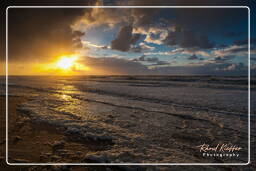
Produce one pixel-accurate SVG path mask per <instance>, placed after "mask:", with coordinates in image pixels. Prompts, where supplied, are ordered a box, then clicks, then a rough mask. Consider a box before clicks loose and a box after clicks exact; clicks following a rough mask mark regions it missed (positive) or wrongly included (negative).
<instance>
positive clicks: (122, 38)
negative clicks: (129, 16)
mask: <svg viewBox="0 0 256 171" xmlns="http://www.w3.org/2000/svg"><path fill="white" fill-rule="evenodd" d="M132 29H133V28H132V26H130V25H129V26H123V27H122V28H121V29H120V31H119V33H118V34H117V37H116V38H115V39H114V40H112V41H111V48H112V49H115V50H119V51H123V52H127V51H129V50H130V48H131V45H133V44H135V43H136V42H137V41H138V40H139V38H140V35H139V34H132Z"/></svg>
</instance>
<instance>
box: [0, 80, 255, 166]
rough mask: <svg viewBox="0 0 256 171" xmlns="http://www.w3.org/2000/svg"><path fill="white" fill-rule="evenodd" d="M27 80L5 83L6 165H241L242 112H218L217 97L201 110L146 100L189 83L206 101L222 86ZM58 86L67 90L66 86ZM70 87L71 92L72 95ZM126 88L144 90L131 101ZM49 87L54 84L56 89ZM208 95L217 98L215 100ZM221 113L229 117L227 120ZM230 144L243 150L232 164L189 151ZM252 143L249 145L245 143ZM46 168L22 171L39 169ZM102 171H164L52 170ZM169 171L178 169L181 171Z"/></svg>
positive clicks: (188, 103) (182, 82)
mask: <svg viewBox="0 0 256 171" xmlns="http://www.w3.org/2000/svg"><path fill="white" fill-rule="evenodd" d="M30 79H31V78H23V79H19V83H20V85H18V86H17V85H16V83H17V82H16V81H15V80H11V81H10V82H11V83H10V94H9V103H8V104H9V159H8V161H9V162H11V163H45V162H49V163H51V162H65V163H80V162H81V163H86V162H87V163H109V162H113V163H115V162H154V161H156V162H162V163H164V162H172V161H173V162H189V161H191V162H202V161H203V162H217V163H223V162H232V160H233V161H237V162H239V161H241V159H242V161H244V162H245V161H246V156H247V148H246V146H245V145H246V142H247V139H246V132H244V131H246V127H245V126H244V123H246V118H243V117H242V116H240V117H239V119H235V118H238V116H239V115H238V114H237V113H242V112H243V111H245V109H244V108H243V107H239V106H236V110H235V112H234V111H233V112H232V111H231V110H230V111H229V109H227V108H225V109H226V110H224V108H223V107H222V106H225V104H224V101H225V99H223V101H221V103H222V104H220V105H218V106H217V107H215V108H213V107H211V104H209V105H208V106H209V107H208V108H207V109H204V108H203V107H202V106H198V105H196V102H191V101H190V99H189V98H186V99H185V101H183V105H181V104H180V103H179V102H181V99H179V98H177V97H178V96H172V97H171V98H176V99H175V100H176V103H175V104H172V103H171V101H173V99H165V98H167V97H168V98H169V97H170V96H166V97H161V99H158V100H156V98H152V96H155V95H154V90H157V91H160V90H161V89H159V88H157V87H159V86H160V87H163V88H164V87H166V86H167V88H168V89H171V88H174V89H176V87H177V86H176V85H179V86H180V87H179V89H182V87H184V89H183V91H184V90H185V88H186V86H187V84H190V86H191V85H192V91H194V90H195V89H197V87H199V89H201V90H202V91H203V90H204V89H203V88H200V87H202V86H203V87H205V86H207V87H211V88H210V89H209V88H207V89H208V95H210V93H211V91H213V90H214V93H216V89H217V90H219V89H223V87H225V86H230V85H229V84H218V85H214V84H212V83H211V84H209V83H208V85H205V83H200V84H195V83H194V82H192V83H190V81H187V80H184V78H183V80H179V81H173V78H172V80H171V81H169V82H167V83H168V84H169V85H166V84H167V83H166V81H165V82H162V81H161V80H158V84H159V86H156V82H154V80H153V81H152V80H149V78H140V79H139V80H134V79H130V78H129V79H127V78H125V77H114V78H108V77H107V78H99V77H96V78H94V77H93V78H86V79H85V78H71V77H69V78H59V79H57V80H56V79H55V80H52V82H48V83H47V84H45V83H44V84H42V83H41V82H37V81H35V80H36V79H35V78H32V79H35V80H34V81H33V84H30V85H28V83H32V82H31V81H30ZM150 79H151V78H150ZM154 79H156V78H154ZM159 79H162V78H159ZM175 79H176V78H175ZM49 80H51V79H49ZM84 80H85V82H83V81H84ZM165 80H166V79H165ZM66 81H68V82H69V84H66ZM15 82H16V83H15ZM81 83H82V84H81ZM102 83H104V87H102ZM72 84H73V85H75V87H77V88H78V89H76V90H75V89H74V86H71V85H72ZM150 84H153V85H154V84H155V85H154V86H156V88H155V89H154V88H152V87H151V88H149V89H148V90H147V89H145V86H146V87H149V85H150ZM193 84H194V85H193ZM25 85H27V86H25ZM39 85H40V87H39ZM52 85H53V86H52ZM82 85H86V87H83V86H82ZM91 85H92V86H93V88H94V89H92V88H91ZM127 85H128V86H129V87H131V88H133V87H134V86H135V87H136V88H137V89H138V88H140V87H144V91H141V92H137V96H134V95H133V92H134V91H131V90H129V87H127ZM131 85H133V86H131ZM56 86H61V89H59V88H58V87H56ZM116 86H117V87H118V86H119V87H120V86H125V88H123V90H125V91H130V92H129V94H127V92H124V91H123V92H122V93H123V94H122V95H120V94H118V93H117V92H115V91H119V92H121V91H120V90H117V88H116ZM239 86H240V87H233V89H234V90H232V93H233V95H234V92H242V91H244V90H243V87H242V85H239ZM53 87H54V88H53ZM213 87H214V88H213ZM216 87H217V88H216ZM193 88H194V90H193ZM147 91H151V94H148V95H147V96H146V95H144V94H143V93H144V92H146V93H147ZM78 92H79V93H80V94H78ZM173 92H175V91H173ZM173 92H172V94H173ZM222 92H223V91H222ZM226 92H227V91H226ZM38 93H39V94H38ZM83 93H85V94H83ZM110 93H111V94H110ZM175 93H179V92H177V91H176V92H175ZM187 93H188V92H187ZM239 94H241V93H239ZM38 95H39V96H38ZM160 95H163V94H160ZM155 97H156V96H155ZM193 97H197V98H198V101H200V98H201V97H200V96H198V95H197V96H193ZM214 97H215V98H216V99H218V96H216V94H215V96H214ZM183 99H184V98H183ZM209 99H210V98H209ZM202 100H203V99H202ZM240 100H241V99H240ZM0 101H1V113H2V115H1V123H3V124H1V131H2V132H1V139H2V140H3V141H1V162H2V163H5V142H4V139H5V117H4V116H5V97H4V96H2V97H1V99H0ZM198 101H197V102H198ZM164 102H165V103H168V105H165V103H164ZM208 102H210V100H209V101H208ZM42 105H43V106H42ZM191 105H193V106H191ZM240 106H241V105H240ZM84 112H85V113H84ZM225 113H227V114H229V115H228V117H227V114H225ZM230 120H232V122H234V124H235V127H233V126H232V125H234V124H229V123H230ZM238 127H239V131H238V130H237V128H238ZM243 130H244V131H243ZM231 137H232V138H231ZM230 140H232V143H234V144H236V145H237V146H243V149H242V150H241V151H239V155H240V156H241V157H242V158H237V159H236V158H235V160H234V158H231V157H227V158H224V157H222V158H220V157H214V158H212V157H209V158H207V157H205V156H202V154H201V153H200V152H199V148H198V147H197V145H200V144H203V143H205V144H207V143H209V144H210V143H212V144H216V143H221V142H223V143H224V142H226V141H230ZM252 141H255V139H254V138H252ZM253 155H254V153H253ZM3 166H4V165H1V167H3ZM54 167H55V166H54ZM54 167H46V166H45V167H24V168H26V169H33V168H34V169H36V168H37V169H38V168H41V169H42V168H43V169H46V170H47V169H53V168H54ZM250 167H254V165H252V166H250ZM7 168H8V167H7ZM7 168H6V169H7ZM106 168H109V169H112V170H123V169H135V170H136V169H137V170H138V169H139V170H145V169H155V170H168V167H153V166H152V167H145V166H133V167H131V166H129V167H123V166H118V167H114V166H110V167H84V166H76V167H64V166H62V167H56V169H69V170H70V169H71V170H79V169H80V170H81V169H82V170H84V169H89V170H90V169H92V170H95V169H97V170H102V169H103V170H104V169H106ZM172 168H174V169H179V170H182V169H185V167H183V166H175V167H172ZM218 168H219V169H220V170H228V169H232V168H233V167H232V166H223V167H219V166H218ZM194 169H196V170H200V169H202V170H205V169H208V170H214V169H216V168H215V167H214V166H213V167H211V166H202V167H196V168H194ZM185 170H186V169H185Z"/></svg>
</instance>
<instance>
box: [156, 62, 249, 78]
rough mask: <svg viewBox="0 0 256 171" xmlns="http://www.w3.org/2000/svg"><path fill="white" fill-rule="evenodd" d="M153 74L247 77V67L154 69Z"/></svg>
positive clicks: (216, 66) (170, 67)
mask: <svg viewBox="0 0 256 171" xmlns="http://www.w3.org/2000/svg"><path fill="white" fill-rule="evenodd" d="M151 72H152V73H155V74H156V73H157V74H159V75H165V74H170V75H232V76H234V75H247V73H248V70H247V66H245V65H243V64H241V63H240V64H228V63H226V64H216V63H212V64H211V63H210V64H204V65H191V66H165V67H154V68H152V69H151Z"/></svg>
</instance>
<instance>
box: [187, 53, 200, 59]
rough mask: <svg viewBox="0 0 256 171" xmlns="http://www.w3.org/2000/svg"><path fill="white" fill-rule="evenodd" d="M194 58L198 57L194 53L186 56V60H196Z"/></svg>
mask: <svg viewBox="0 0 256 171" xmlns="http://www.w3.org/2000/svg"><path fill="white" fill-rule="evenodd" d="M196 59H198V57H197V56H196V55H195V54H193V55H191V56H190V57H188V60H196Z"/></svg>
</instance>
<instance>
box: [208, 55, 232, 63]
mask: <svg viewBox="0 0 256 171" xmlns="http://www.w3.org/2000/svg"><path fill="white" fill-rule="evenodd" d="M233 58H235V56H234V55H226V56H217V57H215V58H214V60H212V61H215V62H225V61H228V60H231V59H233Z"/></svg>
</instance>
